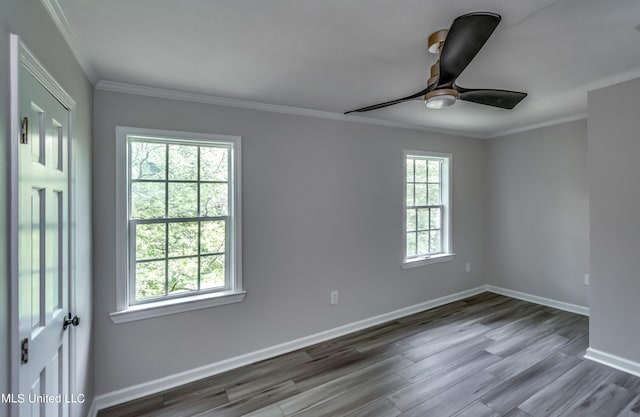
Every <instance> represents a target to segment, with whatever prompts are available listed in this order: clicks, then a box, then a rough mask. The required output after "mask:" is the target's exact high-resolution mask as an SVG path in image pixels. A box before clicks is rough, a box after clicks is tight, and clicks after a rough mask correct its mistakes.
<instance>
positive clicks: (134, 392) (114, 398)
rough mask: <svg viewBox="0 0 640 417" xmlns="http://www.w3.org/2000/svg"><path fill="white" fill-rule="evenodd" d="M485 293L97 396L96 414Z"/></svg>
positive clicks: (406, 309) (383, 316) (443, 299)
mask: <svg viewBox="0 0 640 417" xmlns="http://www.w3.org/2000/svg"><path fill="white" fill-rule="evenodd" d="M485 290H486V289H485V287H484V286H481V287H478V288H473V289H470V290H466V291H461V292H458V293H455V294H451V295H447V296H444V297H439V298H436V299H433V300H430V301H426V302H423V303H420V304H415V305H412V306H409V307H404V308H401V309H398V310H394V311H390V312H388V313H384V314H381V315H378V316H375V317H370V318H368V319H364V320H360V321H357V322H354V323H349V324H345V325H343V326H339V327H336V328H333V329H329V330H325V331H322V332H319V333H315V334H312V335H309V336H305V337H302V338H300V339H296V340H292V341H289V342H285V343H281V344H279V345H276V346H271V347H267V348H264V349H260V350H257V351H254V352H249V353H245V354H243V355H239V356H235V357H233V358H229V359H225V360H222V361H219V362H214V363H212V364H209V365H205V366H202V367H199V368H195V369H190V370H188V371H184V372H180V373H177V374H174V375H169V376H166V377H163V378H158V379H156V380H153V381H148V382H144V383H142V384H138V385H133V386H130V387H127V388H123V389H119V390H117V391H113V392H109V393H106V394H102V395H98V396H96V397H95V400H94V402H95V404H96V408H97V409H98V410H103V409H105V408H108V407H112V406H114V405H118V404H122V403H124V402H127V401H131V400H135V399H137V398H142V397H145V396H147V395H152V394H156V393H158V392H161V391H164V390H167V389H171V388H174V387H178V386H180V385H184V384H188V383H189V382H193V381H197V380H199V379H202V378H207V377H210V376H213V375H216V374H219V373H222V372H225V371H229V370H231V369H235V368H239V367H241V366H245V365H249V364H252V363H255V362H258V361H261V360H265V359H269V358H272V357H274V356H278V355H282V354H285V353H288V352H292V351H294V350H297V349H301V348H304V347H307V346H311V345H314V344H316V343H320V342H324V341H326V340H330V339H333V338H336V337H340V336H343V335H346V334H349V333H353V332H356V331H359V330H362V329H366V328H369V327H372V326H375V325H378V324H382V323H385V322H388V321H391V320H395V319H398V318H400V317H405V316H409V315H411V314H415V313H418V312H421V311H424V310H428V309H430V308H434V307H438V306H441V305H444V304H448V303H451V302H454V301H458V300H462V299H464V298H467V297H471V296H473V295H477V294H480V293H482V292H485Z"/></svg>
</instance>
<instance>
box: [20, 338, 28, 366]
mask: <svg viewBox="0 0 640 417" xmlns="http://www.w3.org/2000/svg"><path fill="white" fill-rule="evenodd" d="M20 352H21V353H20V362H22V364H23V365H24V364H25V363H27V362H29V339H27V338H26V337H25V338H24V339H22V342H21V343H20Z"/></svg>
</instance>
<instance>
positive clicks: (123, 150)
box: [109, 126, 246, 323]
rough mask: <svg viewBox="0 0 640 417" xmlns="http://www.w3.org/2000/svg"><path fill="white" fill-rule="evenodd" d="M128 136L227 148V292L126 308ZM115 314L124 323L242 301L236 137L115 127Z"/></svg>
mask: <svg viewBox="0 0 640 417" xmlns="http://www.w3.org/2000/svg"><path fill="white" fill-rule="evenodd" d="M130 135H134V136H135V135H139V136H151V137H154V138H162V139H167V140H174V141H175V140H195V141H200V142H202V141H211V142H224V143H226V144H229V145H230V146H231V152H232V153H231V155H230V164H231V170H232V175H231V179H232V181H233V183H232V185H231V187H232V193H231V194H232V198H231V200H230V205H231V208H230V210H231V213H232V215H231V216H230V217H231V218H232V221H231V225H230V229H231V231H230V235H231V244H230V245H231V246H232V247H233V251H231V252H232V253H230V254H229V255H230V258H229V265H230V266H229V267H230V276H231V280H230V283H229V284H230V287H231V288H230V290H228V291H224V292H223V291H221V292H217V293H210V294H202V293H199V294H195V295H193V296H189V297H181V298H175V299H172V300H161V301H159V302H157V303H149V304H140V305H135V306H134V305H129V304H130V303H129V298H128V292H129V289H128V287H129V286H128V275H129V272H128V271H129V269H128V262H129V253H128V251H129V237H128V228H129V226H128V223H129V218H128V201H127V199H128V182H127V181H128V180H127V165H126V161H127V137H128V136H130ZM115 141H116V144H115V146H116V155H115V156H116V161H115V164H116V195H115V202H116V226H115V227H116V242H117V245H116V311H114V312H112V313H110V315H109V316H110V317H111V320H112V321H113V322H114V323H126V322H130V321H135V320H143V319H148V318H151V317H158V316H166V315H169V314H176V313H181V312H184V311H192V310H198V309H202V308H208V307H214V306H220V305H225V304H231V303H238V302H241V301H243V300H244V297H245V295H246V292H245V291H244V289H243V285H242V178H241V172H242V168H241V159H242V148H241V147H242V138H241V137H240V136H229V135H216V134H209V133H196V132H183V131H174V130H164V129H146V128H137V127H128V126H116V128H115Z"/></svg>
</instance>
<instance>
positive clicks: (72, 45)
mask: <svg viewBox="0 0 640 417" xmlns="http://www.w3.org/2000/svg"><path fill="white" fill-rule="evenodd" d="M41 1H42V5H43V6H44V8H45V9H46V10H47V12H48V13H49V16H50V17H51V20H53V23H54V24H55V25H56V27H57V28H58V30H59V31H60V33H61V34H62V37H63V38H64V40H65V42H66V43H67V46H68V47H69V49H70V50H71V53H72V54H73V56H74V57H75V58H76V60H77V61H78V64H80V68H82V71H83V72H84V74H85V75H86V76H87V78H88V79H89V81H90V82H91V84H95V83H96V81H98V74H97V73H96V71H95V70H94V68H93V66H92V65H91V63H90V62H89V60H88V59H86V58H85V56H84V55H83V54H82V52H81V49H80V45H79V43H78V38H77V36H76V35H75V32H74V31H73V27H72V26H71V23H70V22H69V19H67V15H66V14H65V13H64V10H63V9H62V6H61V5H60V3H59V2H58V0H41Z"/></svg>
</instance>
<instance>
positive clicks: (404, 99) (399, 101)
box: [344, 84, 434, 114]
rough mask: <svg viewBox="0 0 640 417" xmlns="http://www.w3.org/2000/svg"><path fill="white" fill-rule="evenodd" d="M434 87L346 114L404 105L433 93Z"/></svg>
mask: <svg viewBox="0 0 640 417" xmlns="http://www.w3.org/2000/svg"><path fill="white" fill-rule="evenodd" d="M433 87H434V86H433V84H432V85H431V86H429V87H427V88H425V89H424V90H422V91H418V92H417V93H415V94H411V95H410V96H407V97H403V98H399V99H397V100H391V101H385V102H384V103H379V104H374V105H372V106H367V107H363V108H361V109H356V110H349V111H348V112H345V113H344V114H349V113H362V112H365V111H371V110H377V109H381V108H383V107H388V106H393V105H394V104H398V103H402V102H403V101H409V100H413V99H414V98H418V97H420V96H424V95H425V94H427V93H428V92H429V91H431V90H432V88H433Z"/></svg>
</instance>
